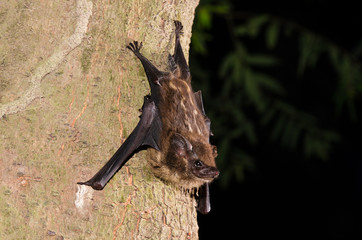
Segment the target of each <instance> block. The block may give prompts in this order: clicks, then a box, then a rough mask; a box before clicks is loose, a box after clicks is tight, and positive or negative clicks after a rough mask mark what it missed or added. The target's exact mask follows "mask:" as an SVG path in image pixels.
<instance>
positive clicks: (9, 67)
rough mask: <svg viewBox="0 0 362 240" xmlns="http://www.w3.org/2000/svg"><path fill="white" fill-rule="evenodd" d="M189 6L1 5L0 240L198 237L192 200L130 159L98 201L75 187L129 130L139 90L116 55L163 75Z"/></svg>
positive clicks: (137, 76)
mask: <svg viewBox="0 0 362 240" xmlns="http://www.w3.org/2000/svg"><path fill="white" fill-rule="evenodd" d="M197 4H198V0H192V1H160V0H143V1H142V0H139V1H93V2H92V1H90V0H69V1H44V0H42V1H40V0H38V1H33V0H25V1H16V0H10V1H4V2H1V3H0V42H1V45H0V181H1V182H0V239H44V238H48V237H51V236H53V237H52V239H63V238H64V239H148V238H149V239H197V238H198V234H197V230H198V226H197V221H196V210H195V201H194V199H193V198H191V197H190V196H189V194H187V193H185V192H183V191H182V190H180V189H179V188H176V187H174V186H172V185H167V184H165V183H163V182H162V181H161V180H159V179H157V178H155V177H154V176H153V175H152V173H151V172H150V169H149V167H148V165H147V161H146V158H147V153H146V152H145V151H143V152H140V153H138V154H137V155H136V156H135V157H134V158H132V159H131V160H130V161H129V162H128V164H126V166H124V167H123V168H122V169H121V170H120V171H119V172H118V173H117V174H116V176H115V177H114V178H113V179H112V180H111V181H110V182H109V184H108V185H107V186H106V188H105V189H104V190H103V191H94V190H92V189H91V188H90V187H85V186H78V185H77V184H76V182H78V181H84V180H87V179H88V178H90V177H91V176H92V175H93V174H94V173H96V172H97V171H98V170H99V168H100V167H102V166H103V164H104V163H105V162H106V161H107V160H108V159H109V158H110V157H111V156H112V154H113V153H114V152H115V151H116V150H117V149H118V147H119V146H120V144H121V143H122V142H123V141H124V139H125V138H126V137H127V136H128V135H129V134H130V133H131V131H132V130H133V128H134V127H135V126H136V124H137V122H138V120H139V118H138V116H139V115H140V113H139V112H138V109H139V108H141V106H142V103H143V96H144V95H146V94H148V93H149V91H150V90H149V86H148V82H147V79H146V76H145V73H144V71H143V68H142V65H141V64H140V62H139V61H138V60H137V59H136V57H135V56H134V55H133V54H132V53H131V52H130V51H127V50H126V48H125V46H126V45H127V44H128V42H130V41H132V40H138V41H142V42H143V43H144V48H143V49H142V53H143V54H144V55H145V56H146V57H149V58H150V59H151V60H152V61H153V63H155V65H156V66H158V67H160V68H161V69H164V70H166V65H167V64H166V63H167V55H168V53H169V52H171V51H172V50H171V49H172V48H173V44H174V37H175V36H174V34H173V29H174V26H173V20H180V21H182V23H183V25H184V35H183V38H182V45H183V48H184V51H185V52H186V53H187V52H188V46H189V43H190V37H191V25H192V22H193V18H194V10H195V7H196V6H197Z"/></svg>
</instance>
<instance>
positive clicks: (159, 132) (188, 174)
mask: <svg viewBox="0 0 362 240" xmlns="http://www.w3.org/2000/svg"><path fill="white" fill-rule="evenodd" d="M175 26H176V30H175V33H176V44H175V52H174V54H173V55H172V56H171V55H169V65H170V69H171V72H162V71H159V70H158V69H157V68H156V67H155V66H154V65H153V64H152V63H151V62H150V61H149V60H148V59H147V58H145V57H144V56H143V55H142V54H141V53H140V49H141V48H142V43H140V44H139V43H138V42H137V41H134V42H133V43H130V44H129V45H128V46H127V48H128V49H129V50H131V51H132V52H133V53H134V54H135V55H136V56H137V57H138V59H139V60H140V61H141V63H142V65H143V68H144V70H145V72H146V75H147V79H148V82H149V84H150V87H151V95H148V96H145V97H144V104H143V106H142V115H141V117H140V121H139V123H138V125H137V126H136V128H135V129H134V130H133V132H132V133H131V134H130V135H129V137H128V138H127V139H126V140H125V142H124V143H123V144H122V146H121V147H120V148H119V149H118V150H117V152H116V153H115V154H114V155H113V157H111V159H110V160H109V161H108V162H107V163H106V164H105V165H104V167H103V168H102V169H101V170H99V171H98V172H97V173H96V174H95V175H94V176H93V177H92V178H91V179H90V180H88V181H86V182H79V183H78V184H85V185H88V186H91V187H92V188H93V189H96V190H102V189H103V188H104V186H105V185H106V184H107V182H108V181H109V180H110V179H111V178H112V177H113V175H114V174H115V173H116V172H117V171H118V170H119V169H120V168H122V166H123V165H124V164H125V163H126V162H127V161H128V160H129V159H130V158H131V157H132V156H133V154H134V153H136V152H138V151H140V150H142V149H145V148H150V151H151V154H150V157H149V158H148V162H149V164H150V166H151V169H152V171H153V173H154V174H155V176H157V177H159V178H161V179H163V180H165V181H167V182H171V183H174V184H175V185H178V186H181V187H184V188H187V189H192V188H200V189H199V196H198V199H197V200H198V206H197V210H198V211H199V212H201V213H203V214H206V213H208V212H209V211H210V196H209V183H210V182H211V181H212V180H213V179H214V178H216V177H217V176H218V175H219V171H218V169H217V168H216V164H215V158H216V156H217V152H216V147H215V146H213V145H211V144H210V142H209V138H210V135H212V132H211V130H210V119H209V118H208V117H207V116H206V114H205V111H204V106H203V103H202V96H201V92H200V91H198V92H193V90H192V87H191V75H190V70H189V67H188V65H187V63H186V60H185V57H184V54H183V51H182V48H181V44H180V35H181V34H182V28H183V27H182V24H181V22H179V21H175Z"/></svg>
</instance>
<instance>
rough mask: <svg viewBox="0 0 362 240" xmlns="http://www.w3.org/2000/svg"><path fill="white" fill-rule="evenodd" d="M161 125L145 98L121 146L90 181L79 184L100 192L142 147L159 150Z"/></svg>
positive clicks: (151, 103) (150, 102)
mask: <svg viewBox="0 0 362 240" xmlns="http://www.w3.org/2000/svg"><path fill="white" fill-rule="evenodd" d="M161 127H162V123H161V120H160V116H159V112H158V109H157V107H156V105H155V103H154V101H153V100H152V98H151V97H150V96H146V97H145V99H144V104H143V106H142V115H141V119H140V121H139V122H138V124H137V126H136V128H135V129H134V130H133V132H132V133H131V134H130V135H129V137H128V138H127V139H126V141H125V142H124V143H123V144H122V146H121V147H120V148H119V149H118V150H117V152H116V153H115V154H114V155H113V156H112V157H111V159H110V160H109V161H108V162H107V163H106V164H105V165H104V166H103V167H102V168H101V170H99V171H98V172H97V173H96V174H95V175H94V176H93V177H92V178H91V179H90V180H88V181H86V182H79V183H78V184H81V185H88V186H91V187H92V188H93V189H95V190H102V189H103V188H104V186H105V185H106V184H107V182H108V181H109V180H110V179H111V178H112V177H113V175H114V174H115V173H116V172H117V171H118V170H119V169H120V168H121V167H122V166H123V165H124V164H125V163H126V162H127V161H128V160H129V159H130V158H131V157H132V156H133V154H134V153H136V152H137V151H139V150H140V149H141V148H142V147H152V148H155V149H157V150H160V147H159V143H158V142H159V134H160V132H161Z"/></svg>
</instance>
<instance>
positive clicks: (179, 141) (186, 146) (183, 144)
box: [171, 133, 192, 157]
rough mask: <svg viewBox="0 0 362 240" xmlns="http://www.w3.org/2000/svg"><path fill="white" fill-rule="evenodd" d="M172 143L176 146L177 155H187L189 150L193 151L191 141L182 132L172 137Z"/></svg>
mask: <svg viewBox="0 0 362 240" xmlns="http://www.w3.org/2000/svg"><path fill="white" fill-rule="evenodd" d="M171 145H172V146H173V147H174V149H175V152H176V154H177V155H179V156H181V157H185V156H186V155H187V152H190V151H192V145H191V143H190V142H189V141H188V140H187V139H186V138H185V137H184V136H182V135H181V134H178V133H175V134H174V135H173V136H172V138H171Z"/></svg>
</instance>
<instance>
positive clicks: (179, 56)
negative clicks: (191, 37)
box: [169, 21, 190, 80]
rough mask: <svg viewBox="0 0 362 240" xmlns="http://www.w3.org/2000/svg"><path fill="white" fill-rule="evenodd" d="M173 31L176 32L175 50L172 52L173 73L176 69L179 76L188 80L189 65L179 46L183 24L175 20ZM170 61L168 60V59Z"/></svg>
mask: <svg viewBox="0 0 362 240" xmlns="http://www.w3.org/2000/svg"><path fill="white" fill-rule="evenodd" d="M174 23H175V27H176V29H175V33H176V42H175V52H174V54H173V56H172V57H173V60H174V63H175V65H176V67H173V68H174V71H173V72H174V73H176V72H177V70H178V71H179V72H178V74H179V75H180V77H181V78H182V79H184V80H188V79H190V69H189V66H188V65H187V62H186V59H185V56H184V53H183V51H182V47H181V43H180V35H182V34H183V31H182V29H183V26H182V23H181V22H179V21H175V22H174ZM169 62H170V61H169Z"/></svg>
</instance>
